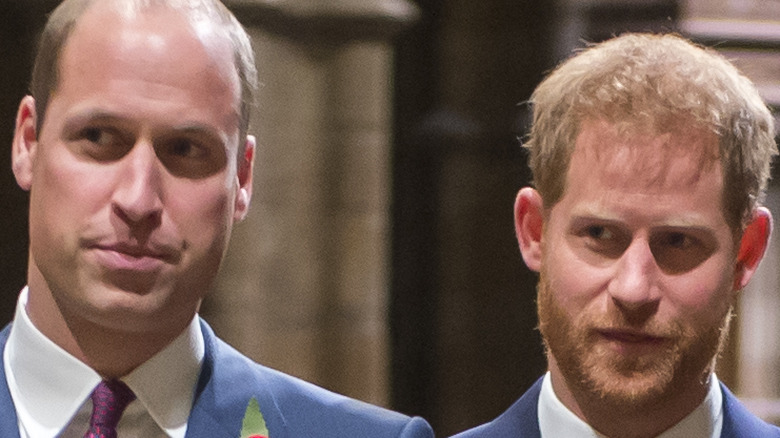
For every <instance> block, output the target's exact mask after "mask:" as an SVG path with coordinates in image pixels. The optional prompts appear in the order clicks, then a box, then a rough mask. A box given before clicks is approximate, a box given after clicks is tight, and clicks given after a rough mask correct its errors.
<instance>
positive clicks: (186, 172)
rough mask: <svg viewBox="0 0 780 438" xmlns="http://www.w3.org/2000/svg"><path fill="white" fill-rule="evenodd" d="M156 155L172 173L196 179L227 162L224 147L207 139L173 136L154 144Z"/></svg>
mask: <svg viewBox="0 0 780 438" xmlns="http://www.w3.org/2000/svg"><path fill="white" fill-rule="evenodd" d="M155 149H156V151H157V156H158V158H159V159H160V161H161V162H162V163H163V165H164V166H165V167H166V168H167V169H168V170H169V171H170V172H171V173H173V174H174V175H177V176H180V177H183V178H191V179H198V178H204V177H206V176H209V175H213V174H214V173H216V172H218V171H220V170H221V169H223V168H224V167H225V165H226V163H227V159H226V157H227V154H226V149H225V147H224V146H223V145H222V144H221V143H218V142H214V141H209V140H208V139H206V140H203V139H198V138H191V137H190V136H186V135H185V136H174V137H170V138H167V139H163V140H161V141H160V142H158V144H157V145H156V146H155Z"/></svg>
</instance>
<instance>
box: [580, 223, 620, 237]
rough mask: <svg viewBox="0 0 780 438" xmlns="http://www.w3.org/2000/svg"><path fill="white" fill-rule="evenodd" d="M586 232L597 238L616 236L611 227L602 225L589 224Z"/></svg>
mask: <svg viewBox="0 0 780 438" xmlns="http://www.w3.org/2000/svg"><path fill="white" fill-rule="evenodd" d="M585 232H586V234H587V235H588V236H589V237H591V238H593V239H596V240H610V239H614V238H615V233H613V232H612V231H611V230H610V229H609V228H607V227H604V226H601V225H592V226H589V227H587V228H586V230H585Z"/></svg>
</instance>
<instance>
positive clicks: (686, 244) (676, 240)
mask: <svg viewBox="0 0 780 438" xmlns="http://www.w3.org/2000/svg"><path fill="white" fill-rule="evenodd" d="M662 242H663V243H664V244H665V245H668V246H669V247H670V248H675V249H678V250H685V249H688V248H690V247H691V246H693V245H695V241H694V238H692V237H691V236H686V235H685V234H683V233H669V234H667V235H666V236H664V237H663V239H662Z"/></svg>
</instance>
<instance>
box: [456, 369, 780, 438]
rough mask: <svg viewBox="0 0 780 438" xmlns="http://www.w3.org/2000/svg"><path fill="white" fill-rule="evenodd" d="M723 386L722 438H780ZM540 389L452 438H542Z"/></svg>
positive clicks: (537, 386) (777, 430) (538, 385)
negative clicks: (504, 410) (481, 423)
mask: <svg viewBox="0 0 780 438" xmlns="http://www.w3.org/2000/svg"><path fill="white" fill-rule="evenodd" d="M720 387H721V389H722V391H723V431H722V432H721V435H720V436H721V438H764V437H770V438H771V437H780V428H777V427H775V426H772V425H770V424H768V423H765V422H764V421H763V420H761V419H760V418H758V417H756V416H755V415H753V414H751V413H750V412H748V410H747V409H746V408H745V406H743V405H742V403H740V402H739V400H737V398H736V397H735V396H734V394H732V393H731V391H729V390H728V388H726V386H725V385H723V384H722V383H721V385H720ZM541 390H542V379H539V380H537V381H536V383H535V384H534V385H533V386H532V387H531V388H530V389H529V390H528V391H526V393H525V394H523V396H522V397H520V399H519V400H517V401H516V402H515V403H514V404H513V405H512V406H511V407H510V408H509V409H507V411H506V412H504V413H503V414H501V415H500V416H499V417H498V418H496V419H495V420H493V421H491V422H490V423H486V424H483V425H481V426H478V427H475V428H474V429H469V430H467V431H465V432H461V433H459V434H457V435H455V436H454V437H452V438H479V437H486V438H487V437H489V438H515V437H517V438H519V437H522V438H540V437H541V432H540V431H539V415H538V406H539V394H540V392H541Z"/></svg>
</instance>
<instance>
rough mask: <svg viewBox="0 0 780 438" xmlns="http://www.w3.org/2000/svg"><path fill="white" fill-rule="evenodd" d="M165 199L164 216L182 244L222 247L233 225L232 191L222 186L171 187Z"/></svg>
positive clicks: (187, 185) (186, 184) (186, 185)
mask: <svg viewBox="0 0 780 438" xmlns="http://www.w3.org/2000/svg"><path fill="white" fill-rule="evenodd" d="M168 196H169V199H168V200H167V202H166V204H167V207H168V208H167V210H168V211H167V213H168V215H169V217H170V218H171V220H172V221H173V222H174V224H175V226H176V227H177V228H178V230H179V232H180V233H181V234H182V235H183V237H184V238H185V240H187V241H188V242H189V243H190V244H191V245H193V246H196V247H199V248H204V247H211V246H215V245H217V246H221V245H223V242H224V241H225V240H226V239H227V237H226V236H227V235H229V231H230V229H231V227H232V222H233V220H232V216H233V208H232V206H233V198H234V196H235V194H234V193H233V191H232V190H230V189H229V188H226V187H225V185H224V184H192V182H191V181H190V182H184V183H183V184H181V185H180V186H179V187H175V188H174V190H171V191H170V192H169V194H168ZM204 249H205V248H204Z"/></svg>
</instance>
